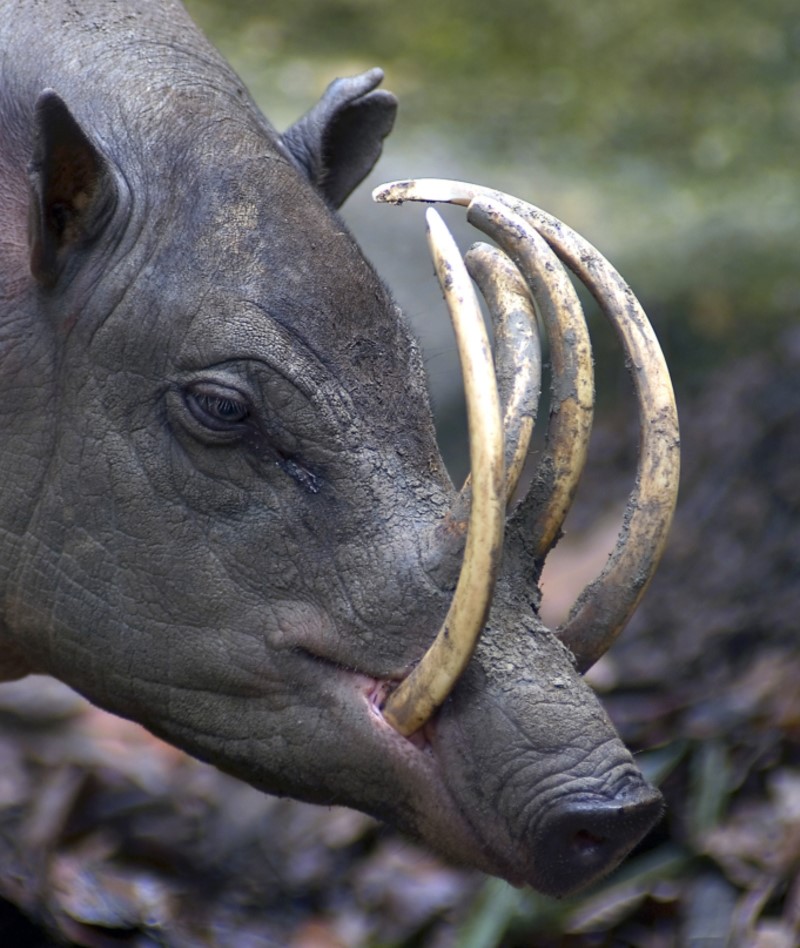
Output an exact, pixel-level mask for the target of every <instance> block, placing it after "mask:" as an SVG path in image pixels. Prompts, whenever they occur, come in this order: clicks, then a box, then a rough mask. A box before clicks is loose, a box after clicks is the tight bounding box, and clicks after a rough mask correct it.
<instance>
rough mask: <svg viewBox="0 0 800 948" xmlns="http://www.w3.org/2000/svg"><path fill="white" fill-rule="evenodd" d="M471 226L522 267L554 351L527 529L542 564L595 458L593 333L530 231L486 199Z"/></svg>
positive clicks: (473, 208)
mask: <svg viewBox="0 0 800 948" xmlns="http://www.w3.org/2000/svg"><path fill="white" fill-rule="evenodd" d="M469 220H470V222H471V223H472V224H474V225H475V226H476V227H477V228H478V229H479V230H482V231H483V232H484V233H485V234H488V235H489V236H490V237H492V238H493V239H494V240H496V241H497V242H498V243H499V244H500V246H501V247H502V248H503V250H505V251H506V253H508V254H509V255H510V256H511V257H512V259H514V261H515V262H516V263H517V264H518V266H519V267H520V270H521V271H522V273H523V275H524V277H525V280H526V281H527V283H528V286H529V288H530V292H531V295H532V296H533V299H534V300H535V301H536V305H537V307H538V308H539V313H540V315H541V317H542V322H543V323H544V326H545V329H546V331H547V338H548V341H549V343H550V363H551V366H552V401H551V406H550V421H549V425H548V431H547V444H546V447H545V451H544V453H543V455H542V457H541V458H540V460H539V463H538V465H537V467H536V471H535V473H534V486H533V488H532V490H533V491H534V496H535V497H537V498H541V499H542V500H541V503H540V506H539V508H538V509H537V510H536V511H535V512H534V517H533V519H532V522H530V523H528V524H526V526H527V528H528V529H529V530H530V533H531V544H532V546H533V548H534V549H535V555H536V557H537V558H538V559H540V560H542V561H543V560H544V558H545V557H546V556H547V553H548V552H549V550H550V548H551V547H552V546H553V544H554V543H555V542H556V540H558V538H559V536H560V534H561V528H562V526H563V524H564V519H565V517H566V515H567V513H568V511H569V508H570V506H571V505H572V501H573V499H574V497H575V492H576V490H577V489H578V482H579V481H580V477H581V474H582V473H583V468H584V466H585V464H586V456H587V453H588V450H589V437H590V435H591V432H592V418H593V414H594V369H593V367H592V347H591V342H590V340H589V331H588V329H587V328H586V319H585V318H584V315H583V310H582V308H581V304H580V301H579V300H578V295H577V293H576V292H575V288H574V287H573V285H572V282H571V280H570V279H569V277H568V276H567V274H566V273H565V272H564V268H563V267H562V266H561V264H560V263H559V261H558V259H557V258H556V256H555V254H554V253H553V251H552V250H551V249H550V247H549V246H548V245H547V243H546V242H545V241H544V239H543V238H542V237H541V236H540V235H539V234H538V233H537V232H536V231H535V230H534V229H533V227H531V225H530V224H528V223H527V222H526V221H524V220H523V219H522V218H521V217H519V216H518V215H517V214H514V213H512V212H511V211H509V210H508V209H507V208H506V207H505V206H504V205H502V204H500V203H498V202H497V201H492V200H490V199H487V198H481V197H476V198H475V199H474V200H473V201H472V202H471V204H470V209H469Z"/></svg>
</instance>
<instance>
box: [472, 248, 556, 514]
mask: <svg viewBox="0 0 800 948" xmlns="http://www.w3.org/2000/svg"><path fill="white" fill-rule="evenodd" d="M465 261H466V264H467V270H468V272H469V274H470V276H471V277H472V279H473V280H474V281H475V282H476V283H477V284H478V287H479V288H480V291H481V293H482V294H483V298H484V299H485V300H486V304H487V306H488V307H489V312H490V313H491V316H492V322H493V328H494V347H495V372H496V374H497V387H498V389H499V392H500V402H501V404H502V407H503V430H504V432H505V456H506V505H507V506H508V505H509V504H510V503H511V501H512V498H513V497H514V494H515V492H516V490H517V485H518V483H519V479H520V476H521V474H522V469H523V467H524V465H525V460H526V458H527V457H528V451H529V449H530V443H531V436H532V434H533V426H534V424H535V422H536V412H537V409H538V407H539V394H540V392H541V386H542V347H541V343H540V340H539V330H538V326H537V324H536V313H535V311H534V308H533V303H532V302H531V295H530V292H529V290H528V287H527V286H526V285H525V281H524V280H523V278H522V275H521V274H520V272H519V270H518V269H517V268H516V267H515V266H514V264H513V263H512V262H511V261H510V260H509V259H508V257H507V256H506V255H505V254H504V253H502V252H501V251H500V250H498V249H497V248H496V247H490V246H489V245H488V244H475V245H474V246H473V247H471V248H470V250H469V251H468V252H467V255H466V257H465Z"/></svg>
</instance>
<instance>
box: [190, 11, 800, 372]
mask: <svg viewBox="0 0 800 948" xmlns="http://www.w3.org/2000/svg"><path fill="white" fill-rule="evenodd" d="M188 7H189V10H190V12H191V14H192V15H193V16H194V17H195V19H196V20H197V21H198V22H199V23H200V25H201V26H202V27H203V29H204V30H205V31H206V32H207V33H208V34H209V35H210V36H211V37H212V39H213V40H214V42H215V43H216V44H217V45H218V46H219V47H220V48H221V49H222V51H223V53H224V54H225V55H226V56H227V57H228V58H229V59H230V60H231V61H232V62H233V64H234V66H235V67H236V68H237V70H238V71H239V72H240V73H241V74H242V75H243V77H244V79H245V81H246V82H247V84H248V85H249V87H250V89H251V91H252V92H253V94H254V95H255V97H256V99H257V101H258V102H259V104H260V105H261V106H262V108H263V109H264V110H265V111H266V113H267V114H268V115H269V117H270V118H271V119H272V120H273V122H274V123H275V124H276V125H277V126H278V127H279V128H283V127H285V126H286V125H288V124H289V123H290V122H291V121H293V120H294V119H295V118H296V117H297V116H298V115H299V114H301V113H302V112H303V111H305V109H307V108H308V107H309V105H310V104H311V103H312V102H313V101H314V100H316V98H318V97H319V95H320V93H321V91H322V90H323V89H324V87H325V85H326V84H327V82H328V81H330V79H332V78H334V77H335V76H337V75H346V74H352V73H354V72H357V71H359V70H361V69H364V68H368V67H370V66H372V65H380V66H382V67H383V68H384V69H385V71H386V81H385V85H386V87H387V88H389V89H391V90H392V91H393V92H395V93H396V94H397V95H398V97H399V99H400V105H401V110H400V116H399V120H398V124H397V126H396V129H395V132H394V133H393V135H392V137H391V138H390V139H389V142H388V145H387V149H386V153H385V159H384V161H383V162H382V164H381V165H380V166H379V167H381V169H382V174H381V175H380V176H379V177H378V178H376V179H375V182H377V181H378V180H383V179H385V178H387V177H391V176H393V175H394V176H398V177H400V176H403V177H405V176H410V175H419V174H434V175H438V176H441V177H453V176H456V175H463V176H470V177H472V178H475V179H478V180H480V181H481V183H485V184H489V185H492V186H496V187H500V188H503V189H506V190H511V191H513V192H515V193H517V194H518V195H519V196H520V197H523V198H526V199H528V200H531V201H533V202H534V203H537V204H540V205H543V206H545V207H547V209H548V210H550V211H552V212H553V213H555V214H557V215H558V216H560V217H562V218H564V219H566V220H567V221H568V222H569V223H570V224H572V226H574V227H575V228H576V229H578V230H580V231H581V232H582V233H584V234H585V235H586V236H587V237H589V239H590V240H592V241H593V242H594V243H596V244H597V245H598V246H599V247H600V248H601V249H602V251H603V252H604V253H605V254H606V255H607V256H609V257H610V258H611V259H612V260H613V261H614V262H615V264H616V265H617V266H618V267H619V269H620V270H621V271H622V272H623V274H624V275H625V276H626V278H627V279H628V281H629V282H630V283H631V284H632V285H633V287H634V289H635V290H636V292H637V293H638V295H639V296H640V297H641V298H642V300H643V302H644V304H645V308H646V309H647V311H648V312H649V314H650V316H651V318H652V320H653V322H654V323H655V324H656V325H657V328H658V332H659V334H660V336H661V338H662V341H663V343H664V346H665V348H666V351H667V355H668V357H669V360H670V363H671V365H672V367H673V371H674V372H675V374H676V376H677V379H676V380H677V382H678V384H679V386H683V385H687V384H691V383H692V381H694V380H696V379H697V378H698V377H700V376H702V375H703V374H704V373H705V372H706V371H707V370H708V368H709V367H710V366H711V364H712V363H718V362H720V361H723V360H726V359H727V358H728V357H729V356H731V355H734V354H737V353H741V352H748V351H750V350H752V349H753V348H754V347H764V346H770V345H772V344H773V343H774V341H775V340H776V338H777V336H778V333H779V330H780V329H781V327H784V326H786V325H787V324H789V323H791V322H795V321H796V320H797V315H798V311H799V310H800V272H798V268H797V262H796V256H797V247H798V246H800V240H799V239H798V238H799V237H800V213H798V209H799V208H800V200H798V198H800V175H798V172H797V155H798V146H800V8H798V5H797V3H796V2H792V0H763V2H760V3H753V2H752V0H691V2H689V0H605V2H602V3H587V2H579V0H492V2H486V0H457V2H456V0H439V2H436V3H432V2H430V0H404V2H402V3H399V2H390V0H291V2H289V0H276V2H272V3H269V4H264V3H262V2H260V0H227V2H224V3H223V2H219V0H189V2H188ZM362 190H363V189H362ZM359 201H360V202H361V204H359V203H358V202H359ZM367 202H368V194H367V192H366V191H365V192H364V194H363V195H360V196H358V197H356V198H354V199H352V203H353V206H354V210H352V211H351V210H349V205H346V208H347V209H348V210H347V212H346V215H345V216H346V217H347V216H348V214H349V215H350V216H349V217H348V219H349V220H350V222H351V226H353V229H354V230H355V232H356V235H357V236H359V237H360V238H361V239H362V241H364V242H365V243H366V246H367V248H368V252H370V251H371V250H372V248H373V247H374V248H376V249H375V252H374V253H372V256H373V258H374V259H375V260H376V263H377V265H378V266H379V269H381V272H382V273H383V274H384V276H385V277H386V278H387V280H388V281H389V283H390V284H391V285H392V286H393V288H395V290H396V292H397V293H398V296H399V297H400V299H401V302H402V303H404V304H405V305H406V307H407V309H409V310H410V311H411V314H412V317H414V318H415V319H416V321H417V322H418V323H423V324H424V323H425V322H426V320H427V313H428V304H427V303H421V304H418V303H415V302H414V300H413V298H411V297H409V296H406V295H405V293H406V291H405V290H404V286H405V285H406V284H407V283H409V282H410V278H409V277H408V275H407V274H406V273H405V272H403V271H402V270H397V271H396V272H393V271H394V270H395V267H396V261H395V260H394V256H393V254H394V251H396V249H397V246H398V243H396V242H392V241H389V243H388V245H387V243H386V238H384V239H383V240H382V239H381V238H375V239H373V238H372V228H373V227H374V228H378V229H381V228H387V227H388V226H389V225H388V224H387V223H386V222H387V217H388V215H389V214H392V213H394V214H398V213H399V212H391V211H389V210H387V209H384V208H369V209H367ZM394 220H395V218H393V219H392V226H394ZM414 226H415V227H416V228H417V231H418V232H420V233H421V226H422V225H421V223H420V221H419V220H417V221H416V222H415V225H414ZM365 235H366V236H365ZM420 242H421V241H420ZM382 256H383V257H385V259H386V261H387V262H386V264H385V265H383V260H382ZM387 268H388V271H389V272H386V270H387ZM428 273H429V269H428V270H426V271H425V274H424V275H425V276H426V277H427V276H428ZM444 322H446V320H445V321H444ZM438 344H439V343H436V342H434V349H435V348H436V346H437V345H438ZM434 356H435V352H434ZM435 368H436V366H435V359H434V371H433V374H434V375H435ZM434 387H435V380H434Z"/></svg>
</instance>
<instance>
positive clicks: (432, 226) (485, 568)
mask: <svg viewBox="0 0 800 948" xmlns="http://www.w3.org/2000/svg"><path fill="white" fill-rule="evenodd" d="M427 223H428V241H429V244H430V248H431V254H432V256H433V260H434V266H435V268H436V273H437V276H438V277H439V282H440V283H441V285H442V289H443V291H444V294H445V299H446V301H447V306H448V309H449V311H450V318H451V319H452V321H453V329H454V331H455V335H456V341H457V343H458V351H459V357H460V359H461V366H462V372H463V374H464V388H465V390H466V397H467V422H468V429H469V446H470V463H471V466H472V507H471V511H470V518H469V526H468V528H467V542H466V548H465V551H464V562H463V564H462V567H461V574H460V576H459V578H458V584H457V586H456V591H455V595H454V596H453V601H452V602H451V604H450V609H449V611H448V613H447V616H446V618H445V620H444V623H443V625H442V628H441V629H440V630H439V634H438V635H437V636H436V638H435V640H434V642H433V644H432V645H431V647H430V648H429V649H428V651H427V652H426V653H425V655H424V656H423V658H422V661H421V662H420V663H419V665H417V667H416V668H415V669H414V670H413V671H412V672H411V674H410V675H409V676H408V677H407V678H405V679H404V680H403V681H402V682H401V683H400V684H399V685H398V687H397V688H396V689H395V691H393V692H392V693H391V694H390V695H389V697H388V699H387V700H386V702H385V704H384V706H383V715H384V717H385V718H386V720H387V721H388V722H389V724H391V726H392V727H394V728H395V729H396V730H397V731H399V732H400V733H401V734H405V735H409V734H413V733H414V732H415V731H417V730H419V728H420V727H422V725H423V724H424V723H425V722H426V721H427V720H428V719H429V718H430V717H431V715H432V714H433V713H434V711H435V710H436V709H437V708H438V707H439V705H440V704H441V703H442V702H443V701H444V700H445V698H446V697H447V696H448V695H449V694H450V692H451V691H452V689H453V687H454V685H455V683H456V682H457V681H458V679H459V677H460V676H461V674H462V672H463V671H464V669H465V668H466V666H467V663H468V662H469V660H470V658H471V657H472V653H473V651H474V649H475V645H476V643H477V641H478V636H479V635H480V633H481V630H482V629H483V626H484V624H485V622H486V618H487V616H488V614H489V607H490V605H491V601H492V594H493V592H494V583H495V579H496V577H497V571H498V567H499V563H500V556H501V552H502V545H503V529H504V524H505V465H504V461H503V427H502V423H501V420H500V401H499V398H498V394H497V382H496V380H495V374H494V367H493V364H492V353H491V348H490V346H489V340H488V338H487V335H486V327H485V326H484V323H483V316H482V314H481V311H480V306H479V305H478V300H477V297H476V296H475V291H474V289H473V287H472V283H471V282H470V279H469V275H468V274H467V271H466V268H465V267H464V263H463V261H462V259H461V255H460V253H459V251H458V248H457V247H456V244H455V241H454V240H453V238H452V237H451V235H450V232H449V231H448V230H447V227H446V226H445V224H444V221H443V220H442V219H441V217H439V215H438V214H437V213H436V211H434V210H433V209H430V210H429V211H428V213H427Z"/></svg>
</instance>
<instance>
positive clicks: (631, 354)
mask: <svg viewBox="0 0 800 948" xmlns="http://www.w3.org/2000/svg"><path fill="white" fill-rule="evenodd" d="M373 197H374V198H375V200H376V201H388V202H402V201H407V200H409V201H410V200H414V201H428V202H438V201H444V202H448V203H454V204H462V205H469V204H470V203H471V202H472V200H473V199H474V198H476V197H481V198H489V199H491V200H495V201H498V202H500V203H501V204H503V205H505V206H506V207H507V208H508V209H509V210H511V211H513V212H515V213H517V214H519V215H520V217H522V218H523V219H524V220H526V221H527V222H528V223H529V224H531V225H532V226H533V227H535V228H536V230H538V231H539V233H540V234H542V236H543V237H544V238H545V240H547V242H548V243H549V244H550V245H551V246H552V247H553V249H554V250H555V252H556V254H557V255H558V256H559V257H560V258H561V260H562V261H564V263H566V265H567V266H568V267H569V268H570V269H571V270H572V271H573V272H574V273H575V274H576V275H577V276H578V278H579V279H580V280H581V281H582V282H583V283H584V284H585V286H586V287H587V289H589V291H590V292H591V293H592V295H593V296H594V297H595V299H596V300H597V302H598V303H599V304H600V307H601V309H602V310H603V312H604V313H605V315H606V316H607V317H608V318H609V320H610V321H611V323H612V324H613V326H614V328H615V330H616V332H617V335H618V337H619V339H620V342H621V344H622V347H623V349H624V351H625V356H626V362H627V363H628V364H629V366H630V369H631V373H632V375H633V381H634V386H635V389H636V397H637V402H638V411H639V424H640V429H641V434H640V446H639V461H638V468H637V477H636V483H635V486H634V488H633V490H632V491H631V494H630V497H629V499H628V508H627V511H626V515H625V521H624V524H623V528H622V531H621V532H620V535H619V538H618V540H617V544H616V547H615V549H614V552H613V553H612V555H611V557H610V559H609V561H608V563H607V564H606V567H605V569H604V570H603V571H602V573H601V574H600V576H599V577H598V578H597V580H596V581H595V582H594V583H592V584H591V585H589V586H588V587H587V588H586V589H585V590H584V591H583V593H582V594H581V596H580V597H579V599H578V602H577V603H576V606H575V608H574V609H573V612H572V614H571V616H570V618H569V619H568V621H567V623H566V624H565V625H564V627H563V628H562V629H561V630H560V632H559V634H560V636H561V638H562V640H563V641H564V642H565V644H566V645H568V646H569V648H571V649H572V651H573V653H574V654H575V659H576V662H577V665H578V667H579V668H580V669H582V670H585V669H587V668H589V667H590V666H591V665H592V664H593V663H594V662H595V661H596V660H597V659H598V658H599V657H600V656H601V655H602V654H603V653H604V652H605V651H606V650H607V649H608V647H609V646H610V645H611V644H612V642H613V641H614V640H615V639H616V637H617V636H618V635H619V633H620V631H621V630H622V628H623V627H624V625H625V623H626V622H627V620H628V619H629V618H630V616H631V614H632V613H633V611H634V610H635V608H636V606H637V605H638V603H639V600H640V599H641V597H642V595H643V593H644V590H645V589H646V587H647V585H648V583H649V582H650V579H651V578H652V575H653V573H654V571H655V568H656V566H657V565H658V561H659V559H660V557H661V554H662V552H663V549H664V545H665V543H666V539H667V535H668V533H669V528H670V524H671V522H672V515H673V512H674V510H675V503H676V501H677V495H678V480H679V472H680V459H679V451H680V437H679V430H678V415H677V409H676V407H675V396H674V394H673V391H672V383H671V382H670V378H669V371H668V369H667V366H666V362H665V360H664V356H663V353H662V351H661V347H660V346H659V344H658V340H657V339H656V337H655V333H654V332H653V329H652V327H651V326H650V323H649V322H648V320H647V317H646V316H645V314H644V311H643V310H642V308H641V306H640V304H639V302H638V300H637V299H636V297H635V296H634V295H633V293H632V291H631V290H630V288H629V287H628V286H627V284H626V283H625V281H624V280H623V279H622V277H621V276H620V275H619V273H618V272H617V271H616V270H615V269H614V267H612V266H611V264H610V263H609V262H608V261H607V260H606V259H605V257H603V256H602V254H600V253H599V252H598V251H597V250H596V249H595V248H594V247H593V246H592V245H591V244H590V243H588V241H586V240H584V239H583V238H582V237H581V236H580V235H579V234H577V233H575V231H573V230H572V229H571V228H569V227H567V226H566V225H565V224H563V223H562V222H561V221H559V220H558V219H557V218H555V217H553V216H551V215H550V214H547V213H546V212H545V211H542V210H540V209H539V208H536V207H533V206H532V205H530V204H527V203H526V202H524V201H520V200H518V199H517V198H514V197H512V196H511V195H508V194H504V193H503V192H501V191H495V190H492V189H490V188H481V187H479V186H477V185H472V184H466V183H464V182H459V181H444V180H440V179H419V180H416V181H400V182H395V183H393V184H388V185H383V186H382V187H380V188H377V189H376V190H375V191H374V192H373Z"/></svg>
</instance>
